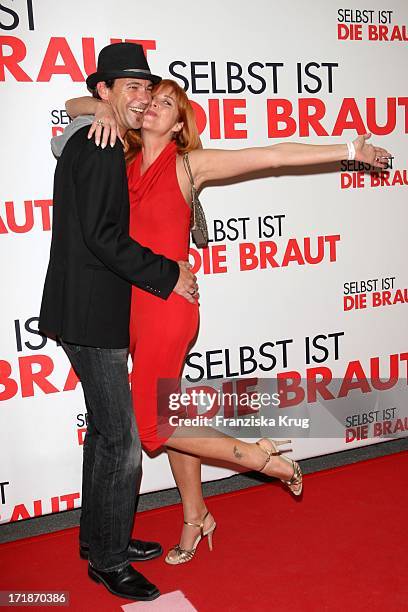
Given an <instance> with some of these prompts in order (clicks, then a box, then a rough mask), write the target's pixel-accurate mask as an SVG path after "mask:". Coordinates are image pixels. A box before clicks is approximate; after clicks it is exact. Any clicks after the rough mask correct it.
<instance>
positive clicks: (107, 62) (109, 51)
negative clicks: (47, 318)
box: [86, 43, 161, 90]
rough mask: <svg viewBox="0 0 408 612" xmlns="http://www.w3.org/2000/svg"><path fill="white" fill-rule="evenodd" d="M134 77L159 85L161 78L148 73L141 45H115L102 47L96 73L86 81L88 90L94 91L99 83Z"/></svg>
mask: <svg viewBox="0 0 408 612" xmlns="http://www.w3.org/2000/svg"><path fill="white" fill-rule="evenodd" d="M127 77H135V78H137V79H146V80H147V81H151V82H152V83H154V84H155V83H159V82H160V81H161V77H159V76H156V75H155V74H152V73H151V72H150V68H149V64H148V63H147V59H146V56H145V54H144V52H143V47H142V45H138V44H136V43H115V44H113V45H108V46H107V47H104V48H103V49H102V51H101V52H100V53H99V56H98V67H97V69H96V72H94V73H93V74H90V75H89V77H88V78H87V79H86V84H87V86H88V89H91V90H92V89H94V88H95V87H96V84H97V83H99V81H108V80H110V79H123V78H127Z"/></svg>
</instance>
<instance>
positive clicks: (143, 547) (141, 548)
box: [79, 540, 163, 561]
mask: <svg viewBox="0 0 408 612" xmlns="http://www.w3.org/2000/svg"><path fill="white" fill-rule="evenodd" d="M162 554H163V549H162V547H161V546H160V544H159V543H158V542H143V540H130V542H129V546H128V559H129V561H148V560H149V559H155V558H156V557H160V555H162ZM79 555H80V557H81V559H88V557H89V546H87V545H86V544H81V545H80V546H79Z"/></svg>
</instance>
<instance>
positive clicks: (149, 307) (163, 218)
mask: <svg viewBox="0 0 408 612" xmlns="http://www.w3.org/2000/svg"><path fill="white" fill-rule="evenodd" d="M67 111H68V113H69V114H70V115H71V116H76V115H79V114H94V115H95V121H94V123H93V124H92V128H91V130H90V135H91V134H92V133H93V132H95V131H96V142H97V144H99V142H100V140H101V127H102V126H105V127H108V126H112V127H113V132H112V131H111V133H110V135H109V133H108V130H105V133H104V134H103V136H102V146H104V145H105V146H106V144H107V142H108V138H110V140H111V142H112V141H114V138H115V121H114V118H113V115H112V114H111V112H110V109H109V106H108V105H107V104H106V103H104V102H102V101H98V100H96V99H94V98H81V99H78V100H72V101H70V102H68V103H67ZM140 137H141V139H140ZM367 138H369V135H365V136H360V137H358V138H357V139H356V140H355V141H354V143H352V144H351V143H349V144H348V145H325V146H322V145H320V146H315V145H303V144H294V143H283V144H277V145H272V146H270V147H263V148H248V149H244V150H237V151H223V150H210V149H208V150H203V149H201V148H200V140H199V136H198V132H197V128H196V125H195V120H194V113H193V110H192V107H191V105H190V103H189V101H188V99H187V96H186V94H185V92H184V91H183V90H182V89H181V88H180V87H179V85H177V83H175V82H174V81H170V80H164V81H162V82H161V83H159V84H158V85H157V86H156V87H155V88H154V90H153V92H152V102H151V105H150V107H149V109H148V110H147V111H146V113H145V116H144V122H143V127H142V130H141V134H140V135H139V134H137V133H129V132H128V134H127V136H126V143H125V151H126V160H127V164H128V182H129V193H130V203H131V220H130V235H131V236H132V237H133V238H134V239H136V240H137V241H138V242H140V243H142V244H143V245H145V246H148V247H150V248H151V249H152V250H153V251H155V252H160V253H162V254H163V255H165V256H167V257H169V258H172V259H175V260H176V261H178V260H186V259H187V257H188V246H189V222H190V209H189V205H188V203H189V202H190V200H191V184H190V180H189V177H188V175H187V173H186V170H185V167H184V164H183V154H184V153H185V152H188V153H189V162H190V166H191V170H192V174H193V177H194V182H195V185H196V187H197V189H199V188H200V187H202V185H203V184H204V183H206V182H207V181H210V180H216V179H217V180H220V179H227V178H231V177H235V176H239V175H242V174H245V173H248V172H253V171H257V170H262V169H265V168H275V167H278V166H301V165H306V164H318V163H324V162H335V161H340V160H342V159H346V158H347V157H349V158H350V157H353V158H354V157H355V159H356V160H358V161H362V162H366V163H370V164H372V165H375V166H377V167H380V168H383V167H384V166H385V165H386V161H387V158H388V153H387V151H385V150H384V149H381V148H378V147H373V146H371V145H369V144H367V142H366V140H367ZM353 150H355V156H354V155H351V154H352V153H353ZM197 329H198V304H197V303H195V304H190V303H188V302H187V301H186V300H184V299H183V298H181V297H179V296H178V295H175V294H172V295H171V296H170V298H169V299H168V300H167V301H163V300H160V299H159V298H157V297H155V296H153V295H151V294H148V293H146V292H144V291H142V290H140V289H138V288H136V287H133V290H132V314H131V322H130V336H131V346H130V350H131V353H132V357H133V363H134V368H133V372H132V395H133V401H134V407H135V413H136V420H137V423H138V427H139V432H140V437H141V440H142V444H143V445H144V447H145V448H146V449H147V450H149V451H155V450H157V449H158V448H160V447H161V446H165V447H166V449H167V453H168V456H169V460H170V465H171V468H172V471H173V474H174V478H175V480H176V483H177V486H178V488H179V491H180V495H181V498H182V503H183V512H184V519H185V520H184V525H183V529H182V534H181V539H180V543H179V545H177V546H175V547H174V548H172V549H171V550H170V551H169V552H168V554H167V556H166V561H167V562H168V563H170V564H178V563H183V562H186V561H190V560H191V559H192V558H193V556H194V553H195V550H196V547H197V545H198V543H199V541H200V540H201V538H203V537H204V536H208V543H209V546H210V548H212V534H213V532H214V529H215V526H216V524H215V521H214V518H213V517H212V516H211V514H210V513H209V512H208V510H207V508H206V504H205V502H204V499H203V496H202V490H201V477H200V476H201V457H208V458H211V459H216V460H221V461H224V462H228V463H231V462H234V463H236V464H238V465H240V466H242V467H245V468H248V469H250V470H258V471H260V472H263V473H264V474H267V475H268V476H274V477H278V478H280V479H281V480H282V481H283V482H284V483H285V484H286V485H287V486H288V488H289V489H290V491H291V492H292V493H293V494H294V495H300V494H301V491H302V473H301V470H300V468H299V465H298V464H297V463H296V462H295V461H292V460H290V459H288V458H287V457H284V456H280V453H279V451H278V449H277V447H278V445H279V444H283V442H274V441H272V440H269V439H262V440H260V441H258V442H256V443H254V444H252V443H248V442H243V441H241V440H237V439H234V438H232V437H229V436H226V435H223V434H221V433H215V432H211V433H212V435H209V432H208V429H207V428H204V427H203V428H194V437H188V428H183V429H185V430H186V431H185V432H183V433H184V435H182V436H180V435H176V433H177V432H172V431H170V430H169V431H168V433H167V435H166V436H163V435H162V437H159V435H158V430H157V416H156V415H157V393H156V383H157V379H159V378H171V379H176V378H178V377H179V376H180V374H181V371H182V368H183V363H184V359H185V356H186V353H187V350H188V348H189V346H190V344H191V343H192V341H193V339H194V337H195V335H196V333H197ZM186 434H187V437H186ZM286 442H287V441H286Z"/></svg>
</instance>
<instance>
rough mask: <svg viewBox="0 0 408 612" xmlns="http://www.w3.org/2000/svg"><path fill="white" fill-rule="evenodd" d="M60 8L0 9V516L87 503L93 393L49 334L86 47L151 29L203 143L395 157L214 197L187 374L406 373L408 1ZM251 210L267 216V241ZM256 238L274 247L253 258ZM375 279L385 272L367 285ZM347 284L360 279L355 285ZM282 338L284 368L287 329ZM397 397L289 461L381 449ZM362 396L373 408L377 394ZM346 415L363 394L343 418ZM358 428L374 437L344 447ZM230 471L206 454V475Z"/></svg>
mask: <svg viewBox="0 0 408 612" xmlns="http://www.w3.org/2000/svg"><path fill="white" fill-rule="evenodd" d="M55 7H56V3H55V2H52V1H51V0H41V1H40V0H28V1H25V0H14V1H11V0H5V1H4V2H3V3H2V4H1V5H0V29H1V32H0V53H1V56H0V83H1V85H0V86H1V92H2V95H1V117H2V127H1V132H2V139H1V145H0V146H1V148H2V165H1V198H0V256H1V261H2V264H3V273H2V317H1V320H0V338H1V344H0V347H1V351H0V401H1V406H0V428H1V446H0V522H8V521H15V520H19V519H22V518H27V517H30V516H38V515H41V514H46V513H49V512H56V511H59V510H65V509H69V508H73V507H79V506H80V472H81V460H82V445H81V441H82V438H83V434H84V417H85V415H84V413H85V407H84V404H83V399H82V393H81V389H80V386H79V385H77V386H76V387H75V381H74V379H73V378H72V376H71V378H69V379H68V382H67V377H69V363H68V361H67V359H66V358H65V355H64V354H63V353H62V350H61V349H60V348H58V347H57V346H56V345H55V344H54V343H53V342H51V341H48V342H47V343H46V344H44V342H45V340H44V339H43V338H42V337H40V336H39V335H38V333H37V317H38V313H39V305H40V300H41V293H42V285H43V279H44V275H45V270H46V265H47V261H48V251H49V244H50V218H51V215H52V206H51V204H52V202H51V200H52V179H53V171H54V168H55V160H54V159H53V157H52V155H51V152H50V146H49V140H50V137H51V136H52V135H53V133H59V132H61V131H62V129H63V127H64V125H66V123H67V122H68V118H67V116H66V114H65V111H64V110H63V109H64V100H65V99H66V98H70V97H74V96H79V95H82V94H85V93H86V88H85V85H84V78H85V74H86V73H90V72H92V71H93V70H94V67H95V52H94V49H95V50H96V53H97V52H98V51H99V50H100V49H101V48H102V47H103V46H105V45H106V44H109V43H110V42H111V41H112V40H113V39H116V40H125V39H126V40H137V41H144V42H143V44H144V45H145V48H146V49H147V55H148V59H149V62H150V66H151V69H152V71H153V72H155V73H158V74H162V75H163V76H173V77H174V78H176V80H178V82H180V84H181V85H183V86H185V87H187V88H188V94H189V96H190V97H191V99H192V100H193V101H194V102H195V103H196V104H197V106H196V109H197V113H198V124H199V126H200V128H202V129H203V132H202V140H203V144H204V146H210V147H229V148H240V147H246V146H255V145H257V146H258V145H260V146H264V145H268V144H273V143H276V142H279V141H298V142H310V143H319V144H326V143H335V142H346V141H348V140H352V139H354V138H355V137H356V134H357V130H359V131H364V130H366V129H367V130H371V131H372V132H373V141H375V142H376V143H378V144H380V145H382V146H385V147H386V148H388V149H389V150H390V151H391V152H392V153H393V156H394V159H393V164H392V169H391V168H390V169H389V171H388V174H386V175H384V176H383V177H382V181H381V178H379V177H378V176H377V175H370V174H369V173H364V172H360V173H357V172H351V171H349V170H351V168H348V167H346V166H345V165H343V166H342V164H340V163H339V164H336V165H333V166H331V167H330V168H324V167H319V168H313V169H309V170H307V171H296V172H288V171H286V170H284V169H282V170H281V171H279V172H276V171H275V172H270V173H269V176H268V177H260V176H258V177H256V178H254V177H251V178H250V179H248V180H246V181H244V182H237V181H232V182H231V183H232V184H229V185H223V186H217V187H209V188H208V189H206V190H205V191H204V192H203V194H202V196H201V200H202V202H203V204H204V205H205V209H206V214H207V217H208V221H209V226H210V234H211V237H212V242H211V243H210V246H209V249H208V251H206V253H205V254H203V253H202V252H197V251H192V261H193V262H195V264H196V267H197V273H198V276H199V280H200V293H201V331H200V335H199V338H198V341H197V344H196V345H195V347H194V348H193V350H192V353H194V355H191V357H190V360H189V362H188V365H187V366H186V369H185V373H186V375H188V376H190V377H193V378H197V377H198V378H200V370H199V369H197V367H195V366H197V365H200V366H203V364H205V360H206V358H207V359H208V360H209V361H210V362H213V363H214V362H215V361H220V362H221V363H220V364H218V365H213V366H212V370H211V372H212V374H217V375H221V376H227V375H228V363H229V367H230V371H234V372H239V375H242V374H243V372H242V370H240V365H239V351H240V347H243V346H246V347H251V348H252V351H253V356H254V357H253V358H254V359H255V360H256V361H257V364H258V367H257V369H256V371H255V372H254V373H253V374H252V376H259V377H263V376H276V375H277V374H282V375H284V373H285V372H289V371H295V372H298V373H299V375H301V376H302V377H305V376H306V375H307V373H308V371H309V375H311V373H310V369H311V368H313V367H316V366H320V367H325V368H327V369H328V370H329V371H330V372H331V373H332V374H333V376H334V377H338V378H340V379H343V377H344V376H345V374H346V372H348V377H351V376H353V375H354V376H355V379H358V380H359V381H360V385H361V387H360V389H359V390H357V392H358V393H359V394H360V395H362V393H361V392H362V391H363V389H362V386H363V382H362V381H363V380H364V377H366V378H367V379H369V378H370V376H371V370H370V366H371V367H374V368H375V365H376V363H377V362H378V363H379V367H380V376H381V377H382V378H389V377H390V362H391V363H392V374H393V375H394V376H396V377H398V376H399V377H400V378H401V379H402V380H404V381H405V383H406V378H407V357H408V356H407V354H406V352H405V351H407V350H408V345H407V334H406V332H407V322H406V321H407V306H406V302H407V300H408V296H407V294H406V287H408V278H407V266H406V261H407V247H406V227H407V212H406V202H407V198H406V187H407V184H408V177H407V167H408V166H407V161H408V160H407V131H408V110H407V109H408V89H407V71H406V65H407V39H408V33H407V29H406V24H408V6H407V4H406V2H403V0H390V2H389V3H388V4H387V6H386V10H385V9H384V6H383V3H382V2H380V1H379V0H371V2H370V3H369V4H368V5H367V3H362V2H357V1H354V3H352V6H351V7H350V10H349V11H348V12H347V11H345V10H344V9H343V8H342V6H341V4H340V3H337V2H334V1H332V0H330V1H329V2H327V1H326V0H318V1H316V2H313V3H308V4H304V3H303V2H301V0H294V1H293V2H290V3H284V4H282V3H278V2H270V1H267V0H255V2H253V3H251V4H250V5H246V4H242V5H240V4H239V3H237V2H234V1H232V0H226V1H224V2H222V3H220V2H216V0H207V2H206V3H205V4H203V3H197V4H196V5H195V4H191V3H190V4H186V3H185V2H181V1H179V0H174V1H173V2H171V3H167V2H162V1H161V0H158V1H157V2H155V3H150V4H149V5H147V4H146V6H145V8H143V6H142V4H141V3H134V2H129V1H126V0H116V2H115V3H110V2H96V0H89V1H88V2H86V3H84V2H78V1H77V0H73V1H72V2H70V3H69V6H68V5H67V6H66V7H65V5H64V7H62V5H61V7H60V6H59V10H58V11H57V10H56V8H55ZM362 9H364V10H365V12H361V11H362ZM380 10H381V11H382V12H380V13H379V11H380ZM380 22H381V23H380ZM379 37H382V39H383V40H378V38H379ZM228 75H230V78H228ZM237 75H238V76H239V77H240V78H238V76H237ZM277 114H278V115H281V117H280V118H279V117H277ZM308 115H309V117H311V116H312V115H315V117H314V118H313V117H311V118H309V121H308V118H307V117H308ZM279 119H280V120H279ZM204 124H205V125H204ZM266 174H268V173H266ZM352 181H354V183H352V184H351V182H352ZM380 182H382V184H381V185H379V183H380ZM387 182H388V183H389V184H386V183H387ZM350 184H351V186H349V185H350ZM357 185H358V186H357ZM258 218H261V219H265V218H266V224H265V223H264V224H262V225H261V228H262V229H263V230H264V231H265V233H264V234H259V227H258ZM231 219H232V221H231ZM240 219H241V220H240ZM242 219H246V221H243V220H242ZM228 220H230V222H229V227H230V230H229V232H228V234H227V235H226V236H225V235H224V236H223V234H222V231H221V228H222V227H224V228H225V227H226V223H227V222H228ZM267 226H269V227H267ZM233 228H236V231H234V229H233ZM319 237H321V238H320V239H319ZM319 240H320V247H319ZM309 241H310V250H311V254H312V256H314V257H316V255H317V253H318V248H321V249H323V250H322V251H321V258H320V259H321V261H318V262H317V263H309V262H310V257H309V258H308V257H307V254H305V249H306V250H307V249H308V247H309ZM266 243H268V244H266ZM245 245H246V246H245ZM262 251H263V252H264V253H265V252H266V253H268V252H269V253H271V252H272V253H275V255H274V257H273V258H272V256H271V255H270V257H269V260H268V258H265V257H263V258H261V259H255V258H254V257H253V254H254V253H256V254H257V256H259V255H260V253H261V252H262ZM285 252H286V255H285ZM249 253H252V256H251V257H250V256H249ZM217 258H218V261H217ZM305 258H306V259H305ZM200 262H201V265H199V264H200ZM203 262H204V263H203ZM262 262H263V264H264V267H262ZM249 268H250V269H249ZM369 279H370V280H375V279H377V283H371V285H368V286H366V287H364V286H362V285H361V281H367V280H369ZM384 279H385V280H384ZM389 279H394V280H389ZM351 282H358V283H360V284H358V285H354V286H351V287H350V286H345V283H351ZM347 287H348V288H347ZM349 289H351V290H352V291H353V294H352V295H353V296H354V298H356V292H359V294H366V298H365V299H366V308H359V309H356V308H353V309H350V310H345V309H344V297H345V296H344V294H345V292H347V291H349ZM382 289H387V290H389V291H390V293H389V295H388V299H389V301H390V302H391V303H390V304H388V305H387V304H385V305H378V306H374V304H376V303H379V302H378V301H379V300H380V299H384V296H381V291H382ZM404 289H405V295H404ZM398 290H401V291H398ZM374 294H375V295H374ZM377 294H378V295H377ZM386 297H387V296H386ZM358 299H359V300H360V302H359V303H360V305H361V300H364V298H361V297H360V298H358ZM375 300H377V302H376V301H375ZM394 301H395V302H396V303H393V302H394ZM349 303H351V300H349ZM318 335H322V336H324V338H320V340H319V344H320V345H322V346H324V347H326V348H327V353H326V354H325V355H324V352H323V351H322V350H319V349H317V348H316V349H313V352H312V355H313V356H315V357H316V358H317V359H319V360H320V362H319V363H317V362H314V361H313V360H311V361H310V363H307V360H306V356H305V338H314V337H316V336H318ZM335 338H337V339H338V344H337V345H336V343H335ZM289 339H290V340H292V342H291V343H288V344H287V346H288V353H287V361H286V363H284V361H283V358H282V357H283V353H282V344H279V341H282V340H289ZM265 343H271V344H268V345H267V347H268V348H267V352H268V353H270V354H272V355H274V356H275V357H276V364H275V367H274V368H272V369H271V365H272V360H271V359H270V358H266V357H265V356H263V357H262V355H261V353H262V351H263V352H265V347H264V349H262V350H261V353H260V347H261V346H262V345H264V344H265ZM277 343H278V344H277ZM272 345H274V346H272ZM251 348H249V349H245V350H244V352H245V351H246V353H245V354H249V352H252V351H251ZM336 348H337V350H336ZM212 351H219V352H214V353H212ZM391 355H395V357H392V358H391V359H390V356H391ZM324 357H325V358H324ZM375 358H379V359H378V360H376V359H375ZM353 362H356V363H353ZM260 364H262V365H263V366H264V368H267V369H266V370H265V369H262V368H260V367H259V365H260ZM349 364H351V365H349ZM268 368H269V369H268ZM202 375H203V373H202V372H201V376H202ZM205 376H207V373H205V374H204V377H205ZM198 382H199V381H198ZM368 384H369V383H368ZM365 391H368V390H367V389H365ZM368 397H370V394H369V392H368ZM373 398H374V395H373ZM375 401H376V402H377V404H376V405H377V407H378V406H379V405H381V407H382V408H384V407H386V408H390V406H391V404H389V403H387V402H383V403H381V402H380V404H378V398H377V400H375ZM394 401H395V404H392V406H393V407H394V408H395V410H393V411H391V412H390V411H389V412H381V411H378V412H377V414H376V415H375V418H374V417H370V418H371V420H372V422H369V423H368V425H367V429H366V430H364V429H363V430H361V429H360V430H358V431H357V425H361V424H364V419H363V420H362V421H359V422H357V421H353V423H352V424H353V426H354V425H355V426H356V427H355V428H354V429H355V430H356V431H354V432H351V433H350V432H349V433H348V434H347V433H346V422H344V426H343V432H344V435H343V436H342V437H341V436H340V437H330V436H325V437H319V438H311V437H306V438H305V437H299V438H297V439H296V440H295V444H294V451H295V452H294V455H295V456H296V457H298V458H304V457H310V456H314V455H320V454H324V453H327V452H333V451H336V450H341V449H345V448H350V447H353V446H356V445H360V444H366V443H373V442H378V441H379V440H380V439H382V438H379V437H378V435H374V434H379V433H380V432H381V431H382V423H383V421H384V420H388V421H389V422H390V423H391V424H390V426H389V427H390V428H391V429H389V430H388V431H389V433H393V432H394V431H396V433H397V434H398V435H406V433H405V431H406V429H408V423H407V420H406V418H405V420H404V418H403V417H404V412H403V411H404V406H403V405H401V406H400V405H398V401H397V399H395V398H394ZM373 402H374V399H373ZM367 406H368V408H367V412H366V414H367V415H369V411H371V410H372V409H373V406H374V404H370V402H369V401H368V403H367ZM405 410H406V408H405ZM319 411H320V407H317V406H316V412H315V417H316V418H318V417H319V415H321V418H324V415H323V411H321V412H319ZM354 412H356V410H354V409H353V407H352V406H351V407H350V409H349V411H348V413H347V415H348V416H350V415H352V414H354ZM405 414H406V412H405ZM398 418H400V421H398ZM367 419H369V417H368V416H367ZM376 423H377V428H376V429H375V424H376ZM348 424H350V422H348ZM358 434H359V435H358ZM353 435H355V436H356V438H357V437H361V438H362V439H361V440H358V439H355V440H354V441H350V442H346V436H348V439H351V438H352V437H353ZM230 473H231V472H229V471H227V470H221V469H219V468H215V467H205V469H204V478H205V479H213V478H218V477H222V476H224V475H227V474H230ZM170 486H174V483H173V479H172V477H171V474H170V470H169V468H168V464H167V458H166V456H165V455H161V456H159V457H157V458H155V459H154V460H151V459H149V458H147V457H145V461H144V480H143V486H142V491H149V490H157V489H162V488H166V487H170Z"/></svg>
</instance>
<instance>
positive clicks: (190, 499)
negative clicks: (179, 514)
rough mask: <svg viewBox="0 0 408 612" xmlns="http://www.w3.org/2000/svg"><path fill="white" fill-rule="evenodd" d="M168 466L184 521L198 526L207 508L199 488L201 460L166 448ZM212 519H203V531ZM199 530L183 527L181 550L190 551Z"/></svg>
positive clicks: (188, 526)
mask: <svg viewBox="0 0 408 612" xmlns="http://www.w3.org/2000/svg"><path fill="white" fill-rule="evenodd" d="M167 454H168V456H169V461H170V466H171V469H172V472H173V476H174V480H175V481H176V484H177V487H178V490H179V492H180V496H181V501H182V504H183V516H184V520H185V521H188V522H189V523H196V524H200V522H201V521H202V519H203V517H204V515H205V513H206V512H207V508H206V505H205V502H204V499H203V493H202V488H201V459H200V458H199V457H197V456H195V455H190V454H187V453H184V452H181V451H177V450H173V449H171V448H167ZM213 521H214V519H213V518H212V516H211V515H208V517H207V518H206V519H205V522H204V530H206V529H207V528H208V527H210V526H211V525H212V523H213ZM199 533H200V530H199V529H197V528H196V527H192V526H190V525H184V524H183V529H182V532H181V538H180V541H179V544H180V546H181V548H183V549H186V550H191V548H192V546H193V544H194V540H195V539H196V537H197V534H199Z"/></svg>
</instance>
